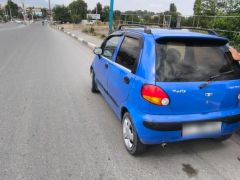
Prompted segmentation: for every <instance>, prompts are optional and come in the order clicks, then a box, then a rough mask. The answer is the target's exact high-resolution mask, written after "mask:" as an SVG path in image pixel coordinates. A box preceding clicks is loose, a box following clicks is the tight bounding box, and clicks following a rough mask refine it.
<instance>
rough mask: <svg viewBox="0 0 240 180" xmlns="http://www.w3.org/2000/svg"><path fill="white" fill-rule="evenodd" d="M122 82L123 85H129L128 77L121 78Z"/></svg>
mask: <svg viewBox="0 0 240 180" xmlns="http://www.w3.org/2000/svg"><path fill="white" fill-rule="evenodd" d="M123 81H124V83H125V84H129V82H130V79H129V77H127V76H125V77H124V78H123Z"/></svg>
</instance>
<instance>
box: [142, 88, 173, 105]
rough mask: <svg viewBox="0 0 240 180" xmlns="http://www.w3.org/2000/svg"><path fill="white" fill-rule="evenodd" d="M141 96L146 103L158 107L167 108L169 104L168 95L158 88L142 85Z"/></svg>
mask: <svg viewBox="0 0 240 180" xmlns="http://www.w3.org/2000/svg"><path fill="white" fill-rule="evenodd" d="M141 95H142V97H143V99H145V100H146V101H148V102H150V103H153V104H156V105H159V106H167V105H169V103H170V100H169V97H168V95H167V94H166V93H165V92H164V91H163V90H162V89H161V88H160V87H158V86H154V85H144V86H143V87H142V90H141Z"/></svg>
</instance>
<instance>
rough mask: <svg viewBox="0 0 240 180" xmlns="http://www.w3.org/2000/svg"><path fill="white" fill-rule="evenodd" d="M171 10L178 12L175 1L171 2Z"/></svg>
mask: <svg viewBox="0 0 240 180" xmlns="http://www.w3.org/2000/svg"><path fill="white" fill-rule="evenodd" d="M169 11H170V12H171V13H176V12H177V7H176V5H175V4H174V3H171V4H170V8H169Z"/></svg>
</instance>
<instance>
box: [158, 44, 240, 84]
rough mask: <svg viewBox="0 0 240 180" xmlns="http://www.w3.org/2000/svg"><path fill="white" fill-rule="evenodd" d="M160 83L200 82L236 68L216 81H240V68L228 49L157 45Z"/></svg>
mask: <svg viewBox="0 0 240 180" xmlns="http://www.w3.org/2000/svg"><path fill="white" fill-rule="evenodd" d="M156 46H157V48H156V49H157V63H156V80H157V81H159V82H197V81H206V80H208V79H209V78H210V77H212V76H215V75H218V74H220V73H224V72H227V71H230V70H233V69H234V73H231V74H227V75H223V76H221V77H219V78H218V79H216V80H215V81H221V80H234V79H240V73H239V72H240V67H239V63H238V62H237V61H234V60H233V59H232V56H231V54H230V52H229V50H228V48H227V46H225V45H223V44H219V43H214V42H213V41H211V42H194V41H188V42H184V41H165V42H160V41H159V42H156Z"/></svg>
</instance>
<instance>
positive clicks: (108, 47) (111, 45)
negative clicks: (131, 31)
mask: <svg viewBox="0 0 240 180" xmlns="http://www.w3.org/2000/svg"><path fill="white" fill-rule="evenodd" d="M120 37H121V36H113V37H111V38H110V39H108V40H107V41H105V42H104V43H103V45H102V49H103V56H104V57H106V58H108V59H112V58H113V54H114V51H115V49H116V47H117V45H118V42H119V40H120Z"/></svg>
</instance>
